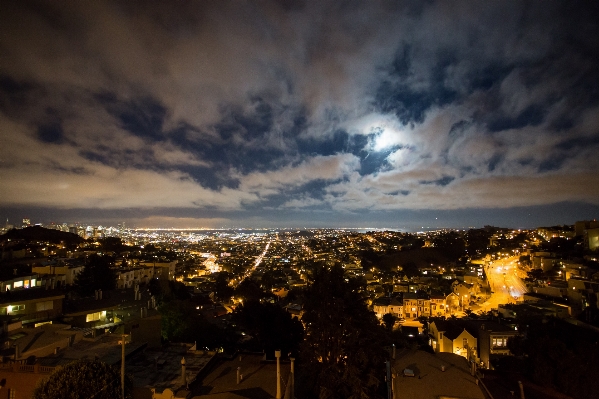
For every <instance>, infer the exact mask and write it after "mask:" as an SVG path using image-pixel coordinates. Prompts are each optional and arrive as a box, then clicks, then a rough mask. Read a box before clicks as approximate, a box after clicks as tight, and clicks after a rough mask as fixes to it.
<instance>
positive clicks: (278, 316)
mask: <svg viewBox="0 0 599 399" xmlns="http://www.w3.org/2000/svg"><path fill="white" fill-rule="evenodd" d="M233 321H234V322H235V323H236V324H237V325H238V326H240V327H241V328H242V329H243V330H244V332H247V333H248V334H249V335H250V336H252V337H255V338H256V341H257V344H258V348H256V349H258V350H264V351H266V352H267V353H270V354H272V353H273V352H274V351H275V350H281V351H282V353H285V354H287V353H290V352H291V353H293V354H296V353H297V350H298V347H299V344H300V342H301V341H302V337H303V334H304V328H303V326H302V323H301V322H300V321H299V320H298V319H296V318H292V317H291V315H290V314H289V313H288V312H286V311H285V310H283V309H281V308H280V307H279V306H277V305H274V304H271V303H264V304H263V303H260V302H258V301H249V302H246V303H244V304H243V306H241V307H239V308H237V309H236V310H235V313H233Z"/></svg>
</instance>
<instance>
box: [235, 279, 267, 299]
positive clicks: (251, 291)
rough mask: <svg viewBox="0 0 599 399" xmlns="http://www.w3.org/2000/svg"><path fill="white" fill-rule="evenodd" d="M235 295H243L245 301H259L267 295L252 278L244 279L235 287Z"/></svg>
mask: <svg viewBox="0 0 599 399" xmlns="http://www.w3.org/2000/svg"><path fill="white" fill-rule="evenodd" d="M235 295H237V296H239V297H242V298H243V299H244V300H245V301H259V300H260V299H262V298H264V297H265V296H266V293H265V292H264V291H262V289H260V287H259V286H258V284H256V283H255V282H253V281H252V280H251V279H249V278H246V279H244V280H243V281H242V282H241V283H239V285H238V286H237V288H236V289H235Z"/></svg>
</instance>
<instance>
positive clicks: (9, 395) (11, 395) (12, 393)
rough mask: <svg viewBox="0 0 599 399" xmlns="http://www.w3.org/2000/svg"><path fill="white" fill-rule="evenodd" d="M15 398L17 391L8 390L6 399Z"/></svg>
mask: <svg viewBox="0 0 599 399" xmlns="http://www.w3.org/2000/svg"><path fill="white" fill-rule="evenodd" d="M16 398H17V390H16V389H9V390H8V399H16Z"/></svg>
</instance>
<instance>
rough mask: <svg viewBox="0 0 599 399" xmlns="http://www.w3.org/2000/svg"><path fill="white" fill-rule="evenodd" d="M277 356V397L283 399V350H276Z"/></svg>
mask: <svg viewBox="0 0 599 399" xmlns="http://www.w3.org/2000/svg"><path fill="white" fill-rule="evenodd" d="M275 357H276V358H277V399H281V363H280V360H281V351H280V350H279V351H275Z"/></svg>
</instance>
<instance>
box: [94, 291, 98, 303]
mask: <svg viewBox="0 0 599 399" xmlns="http://www.w3.org/2000/svg"><path fill="white" fill-rule="evenodd" d="M94 295H95V297H96V301H97V300H98V290H94Z"/></svg>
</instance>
